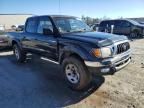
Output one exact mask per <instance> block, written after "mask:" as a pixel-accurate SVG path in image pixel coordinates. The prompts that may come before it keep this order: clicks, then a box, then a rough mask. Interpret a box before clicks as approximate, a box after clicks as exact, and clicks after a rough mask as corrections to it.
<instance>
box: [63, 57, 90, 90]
mask: <svg viewBox="0 0 144 108" xmlns="http://www.w3.org/2000/svg"><path fill="white" fill-rule="evenodd" d="M62 67H63V73H64V76H65V80H66V82H67V84H68V86H69V87H70V88H72V89H74V90H82V89H84V88H86V87H87V86H88V84H89V83H90V81H91V75H90V73H89V72H88V70H87V68H86V66H85V65H84V63H83V62H82V61H80V60H79V59H77V58H76V57H69V58H66V59H64V61H63V63H62Z"/></svg>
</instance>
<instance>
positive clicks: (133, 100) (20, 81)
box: [0, 39, 144, 108]
mask: <svg viewBox="0 0 144 108" xmlns="http://www.w3.org/2000/svg"><path fill="white" fill-rule="evenodd" d="M131 47H132V62H131V63H130V64H129V65H128V66H127V67H126V68H124V69H122V70H121V71H119V72H117V73H115V74H114V75H107V76H103V77H102V76H97V77H96V76H95V77H94V80H93V82H92V84H91V86H90V87H89V89H88V90H86V91H85V92H75V91H72V90H70V89H69V88H67V86H66V85H65V83H64V81H63V79H62V77H60V76H61V74H60V67H59V66H58V65H55V64H52V63H50V62H48V61H44V60H41V59H40V58H39V57H37V56H32V55H29V57H28V61H27V63H24V64H18V63H17V62H16V61H15V59H14V57H13V55H12V52H11V51H1V52H0V108H53V107H75V108H81V107H83V108H144V39H139V40H134V41H132V42H131Z"/></svg>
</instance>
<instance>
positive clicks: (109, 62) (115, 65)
mask: <svg viewBox="0 0 144 108" xmlns="http://www.w3.org/2000/svg"><path fill="white" fill-rule="evenodd" d="M130 61H131V51H130V50H128V51H126V52H124V53H122V54H119V55H116V56H114V57H112V58H108V59H104V60H102V61H98V62H95V61H85V65H86V66H87V67H88V70H89V71H90V72H93V73H104V74H107V73H114V72H116V71H118V70H120V69H122V68H124V67H125V66H126V65H128V64H129V63H130Z"/></svg>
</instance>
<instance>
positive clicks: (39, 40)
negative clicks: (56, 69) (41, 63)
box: [34, 16, 58, 60]
mask: <svg viewBox="0 0 144 108" xmlns="http://www.w3.org/2000/svg"><path fill="white" fill-rule="evenodd" d="M44 29H50V30H51V31H52V32H53V25H52V22H51V21H50V19H49V18H48V17H45V16H44V17H40V18H39V21H38V27H37V35H36V37H35V40H34V44H35V45H36V49H37V51H38V52H39V53H40V54H41V55H42V56H46V57H47V58H49V59H54V60H57V59H58V51H57V38H56V37H54V35H44V33H43V30H44Z"/></svg>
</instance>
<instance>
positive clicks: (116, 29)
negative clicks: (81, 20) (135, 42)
mask: <svg viewBox="0 0 144 108" xmlns="http://www.w3.org/2000/svg"><path fill="white" fill-rule="evenodd" d="M112 28H113V29H112ZM99 31H100V32H108V33H114V34H120V35H127V36H130V37H131V38H136V37H143V36H144V25H142V24H139V23H138V22H136V21H134V20H129V19H118V20H105V21H102V22H101V23H100V26H99Z"/></svg>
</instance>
